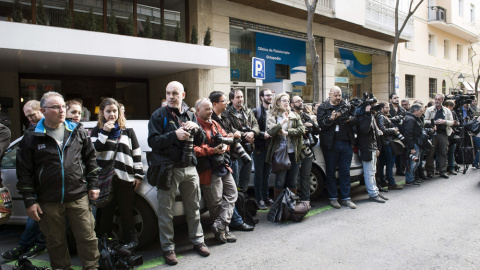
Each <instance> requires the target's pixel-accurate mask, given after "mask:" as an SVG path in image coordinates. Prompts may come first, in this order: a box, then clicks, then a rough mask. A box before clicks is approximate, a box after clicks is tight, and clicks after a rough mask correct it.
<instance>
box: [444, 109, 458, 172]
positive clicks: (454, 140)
mask: <svg viewBox="0 0 480 270" xmlns="http://www.w3.org/2000/svg"><path fill="white" fill-rule="evenodd" d="M445 107H447V108H448V109H449V110H450V111H451V112H452V117H453V126H452V130H453V132H452V134H450V135H449V136H448V153H447V157H448V162H447V163H448V167H447V170H448V174H451V175H457V173H456V172H455V150H456V148H457V144H460V142H459V140H461V138H460V136H459V135H458V134H459V133H460V132H459V131H458V126H459V124H460V121H459V120H458V116H457V113H456V112H455V111H454V109H453V108H454V107H455V102H454V101H453V100H445Z"/></svg>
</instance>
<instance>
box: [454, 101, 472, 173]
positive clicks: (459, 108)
mask: <svg viewBox="0 0 480 270" xmlns="http://www.w3.org/2000/svg"><path fill="white" fill-rule="evenodd" d="M462 108H463V107H462V106H457V107H455V108H454V110H455V113H456V114H457V117H458V120H459V127H458V129H459V131H460V134H459V135H460V145H459V146H460V147H459V148H458V150H459V151H460V152H461V155H462V161H463V172H462V173H463V174H465V173H467V170H468V167H469V166H470V164H467V162H465V149H466V148H467V147H466V146H465V122H468V120H470V119H471V115H470V113H469V112H468V110H467V117H465V119H464V118H463V109H462ZM459 116H460V117H459ZM470 141H471V138H470ZM471 144H472V146H473V147H474V145H473V142H471Z"/></svg>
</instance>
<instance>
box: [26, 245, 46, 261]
mask: <svg viewBox="0 0 480 270" xmlns="http://www.w3.org/2000/svg"><path fill="white" fill-rule="evenodd" d="M46 249H47V248H46V247H44V246H37V245H35V246H33V247H32V248H31V249H30V250H29V251H27V252H25V253H24V254H23V256H27V258H29V259H30V258H33V257H35V256H37V255H38V254H39V253H40V252H42V251H44V250H46Z"/></svg>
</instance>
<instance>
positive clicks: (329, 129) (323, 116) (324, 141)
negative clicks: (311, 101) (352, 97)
mask: <svg viewBox="0 0 480 270" xmlns="http://www.w3.org/2000/svg"><path fill="white" fill-rule="evenodd" d="M343 104H345V101H343V100H342V101H341V102H340V105H343ZM332 112H333V106H332V104H330V101H328V100H326V101H325V102H323V103H322V104H320V106H318V109H317V122H318V125H319V126H320V128H321V129H322V131H321V133H320V147H321V148H325V149H332V146H333V143H334V136H335V126H336V125H337V121H338V118H337V119H335V120H334V121H332V120H331V119H330V116H331V115H332ZM350 119H351V120H350V121H349V122H348V123H346V124H345V125H347V127H348V135H349V137H350V143H351V145H352V147H353V146H355V133H354V132H353V128H352V126H354V125H355V117H353V116H352V117H351V118H350Z"/></svg>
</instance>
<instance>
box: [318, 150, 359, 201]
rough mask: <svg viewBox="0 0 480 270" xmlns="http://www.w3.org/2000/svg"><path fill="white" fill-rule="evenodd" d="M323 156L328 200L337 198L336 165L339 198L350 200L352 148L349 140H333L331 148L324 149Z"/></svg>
mask: <svg viewBox="0 0 480 270" xmlns="http://www.w3.org/2000/svg"><path fill="white" fill-rule="evenodd" d="M322 151H323V158H324V159H325V167H326V171H327V172H326V174H327V190H328V196H329V198H330V200H336V199H338V190H337V179H336V177H335V172H336V169H337V166H338V170H339V176H340V179H339V182H340V198H341V199H342V200H350V165H351V164H352V157H353V149H352V145H351V144H350V141H334V145H333V146H332V148H331V149H324V148H322Z"/></svg>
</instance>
